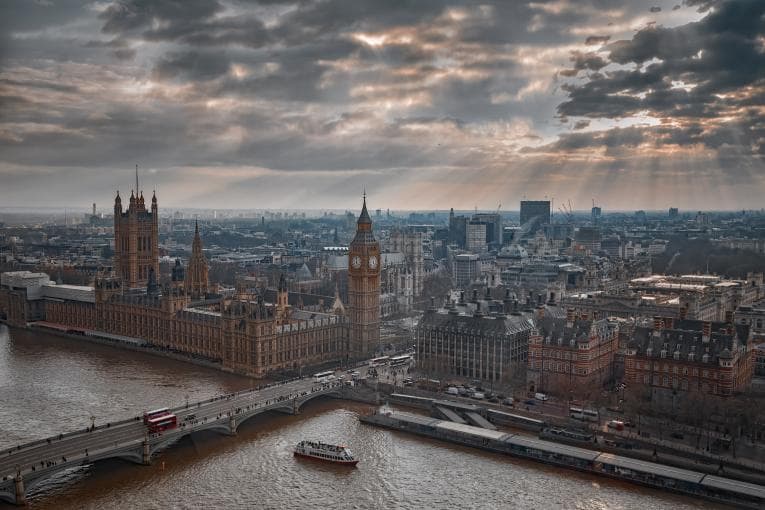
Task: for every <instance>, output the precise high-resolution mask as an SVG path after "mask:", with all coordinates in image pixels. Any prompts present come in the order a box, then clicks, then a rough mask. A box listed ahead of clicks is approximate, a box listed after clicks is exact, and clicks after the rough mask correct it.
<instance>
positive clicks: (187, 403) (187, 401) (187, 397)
mask: <svg viewBox="0 0 765 510" xmlns="http://www.w3.org/2000/svg"><path fill="white" fill-rule="evenodd" d="M188 408H189V394H188V393H186V409H188Z"/></svg>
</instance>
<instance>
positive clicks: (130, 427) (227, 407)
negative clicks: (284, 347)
mask: <svg viewBox="0 0 765 510" xmlns="http://www.w3.org/2000/svg"><path fill="white" fill-rule="evenodd" d="M357 370H359V371H360V372H361V373H362V376H363V375H365V373H366V367H359V368H358V369H357ZM337 373H338V375H340V372H337ZM332 384H333V385H338V384H341V383H337V382H336V383H332ZM329 387H330V385H329V384H318V383H314V382H313V380H312V378H311V377H306V378H303V379H296V380H292V381H288V382H284V383H276V384H273V385H269V386H267V387H264V388H260V389H257V388H256V389H251V390H246V391H242V392H238V393H232V394H229V395H220V396H218V397H215V398H213V399H210V400H206V401H203V402H193V403H189V404H188V405H187V406H186V405H184V406H181V407H176V408H174V409H171V411H173V412H174V413H175V415H176V416H177V419H178V428H177V429H170V430H168V431H165V432H160V433H155V434H151V433H149V431H148V430H147V428H146V426H145V425H144V423H143V420H142V417H141V416H136V417H134V418H132V419H128V420H122V421H120V422H115V423H109V424H105V425H104V424H102V425H99V426H97V427H96V428H95V429H94V430H80V431H76V432H69V433H65V434H62V435H60V436H58V437H52V438H48V439H46V440H41V441H35V442H32V443H27V444H26V445H19V446H16V447H14V448H11V449H8V450H4V451H2V452H0V476H2V477H3V480H7V479H8V478H12V477H13V476H15V475H16V473H17V472H21V473H22V475H24V474H27V473H29V472H33V471H37V470H40V469H46V468H49V467H53V466H55V465H56V464H58V463H60V462H72V461H75V460H81V461H87V460H89V457H91V456H95V455H97V452H100V451H104V450H113V449H117V448H121V447H129V446H131V445H133V446H135V445H137V444H140V443H142V442H143V441H144V440H145V439H148V440H150V441H151V442H158V441H161V440H162V439H163V436H164V437H167V436H171V435H178V434H177V433H178V432H179V431H183V433H184V434H185V433H188V432H189V431H190V430H192V431H193V430H194V429H197V428H198V429H203V428H208V427H209V424H210V422H212V421H217V420H221V419H222V418H224V417H225V418H227V417H229V416H231V415H234V416H235V417H236V415H237V414H239V413H240V412H243V411H248V410H250V409H252V408H254V407H269V406H274V405H275V404H278V403H279V402H283V401H288V400H291V399H293V398H295V397H298V396H302V395H307V394H310V393H312V392H315V391H326V390H327V389H329ZM160 405H161V404H160ZM160 405H158V406H157V407H159V406H160ZM277 407H278V406H277ZM190 417H191V418H190ZM61 426H62V428H65V427H66V424H65V423H62V424H61Z"/></svg>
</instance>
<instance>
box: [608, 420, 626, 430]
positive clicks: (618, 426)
mask: <svg viewBox="0 0 765 510" xmlns="http://www.w3.org/2000/svg"><path fill="white" fill-rule="evenodd" d="M606 426H607V427H608V428H609V429H614V430H624V422H623V421H619V420H610V421H609V422H608V423H606Z"/></svg>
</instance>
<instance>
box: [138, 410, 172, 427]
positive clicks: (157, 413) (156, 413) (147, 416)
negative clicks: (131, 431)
mask: <svg viewBox="0 0 765 510" xmlns="http://www.w3.org/2000/svg"><path fill="white" fill-rule="evenodd" d="M168 414H170V409H168V408H167V407H162V408H160V409H155V410H153V411H145V412H144V413H143V422H144V423H145V424H146V425H148V424H149V421H150V420H152V419H154V418H159V417H161V416H165V415H168Z"/></svg>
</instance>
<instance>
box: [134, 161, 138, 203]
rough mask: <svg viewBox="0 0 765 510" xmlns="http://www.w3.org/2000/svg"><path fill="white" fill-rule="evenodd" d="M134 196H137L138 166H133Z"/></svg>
mask: <svg viewBox="0 0 765 510" xmlns="http://www.w3.org/2000/svg"><path fill="white" fill-rule="evenodd" d="M135 196H136V197H137V196H138V165H136V166H135Z"/></svg>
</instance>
